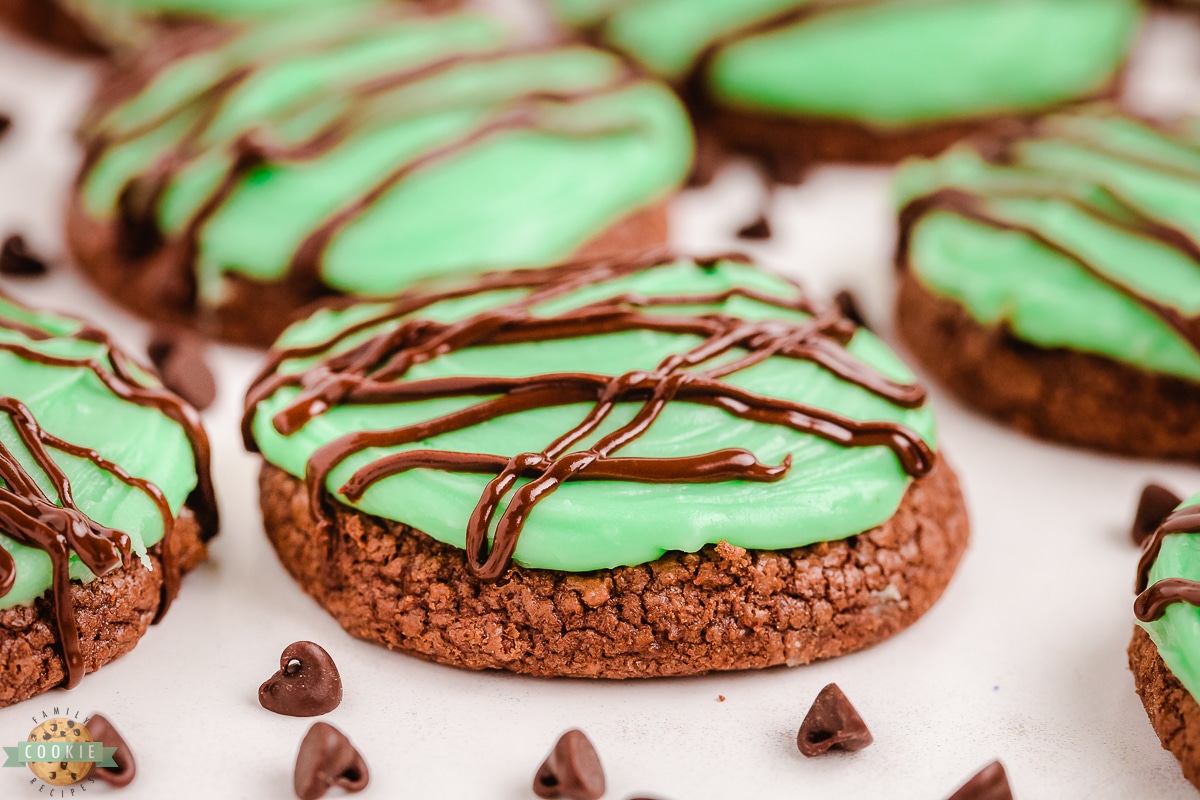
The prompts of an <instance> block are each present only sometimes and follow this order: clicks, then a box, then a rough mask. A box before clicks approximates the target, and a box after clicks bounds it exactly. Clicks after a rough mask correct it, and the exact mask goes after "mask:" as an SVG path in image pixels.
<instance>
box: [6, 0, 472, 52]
mask: <svg viewBox="0 0 1200 800" xmlns="http://www.w3.org/2000/svg"><path fill="white" fill-rule="evenodd" d="M385 2H408V3H410V4H412V5H421V6H426V7H441V6H449V5H457V2H455V0H338V4H339V5H342V6H349V5H358V6H362V7H368V6H371V5H374V4H379V3H385ZM322 4H323V0H0V23H2V24H7V25H8V26H9V27H11V28H14V29H15V30H17V31H19V32H21V33H23V34H25V35H27V36H31V37H33V38H34V39H37V40H38V41H40V42H42V43H44V44H49V45H53V46H55V47H58V48H60V49H63V50H66V51H68V52H73V53H78V54H84V55H97V54H103V53H107V52H110V51H122V50H127V51H132V50H135V49H137V48H140V47H145V46H147V45H149V44H150V43H151V42H152V41H153V39H154V37H155V36H156V35H158V34H161V33H162V32H163V30H171V29H175V28H180V27H188V26H195V25H221V26H242V25H254V24H262V23H263V22H264V21H266V20H270V19H271V18H272V17H273V16H276V15H279V14H289V13H297V12H307V11H309V10H312V9H313V8H314V7H320V6H321V5H322Z"/></svg>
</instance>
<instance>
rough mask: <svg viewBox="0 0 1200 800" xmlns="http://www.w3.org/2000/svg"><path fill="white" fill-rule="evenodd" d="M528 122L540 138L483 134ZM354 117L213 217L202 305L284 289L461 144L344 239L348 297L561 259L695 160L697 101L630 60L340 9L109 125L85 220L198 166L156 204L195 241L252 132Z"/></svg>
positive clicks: (496, 27) (195, 70) (204, 66)
mask: <svg viewBox="0 0 1200 800" xmlns="http://www.w3.org/2000/svg"><path fill="white" fill-rule="evenodd" d="M456 57H463V59H462V61H461V62H455V63H453V64H452V65H451V66H449V67H448V68H444V69H439V68H436V65H437V63H438V62H442V61H444V60H446V59H453V58H456ZM431 65H433V68H432V69H430V71H428V72H426V73H422V76H421V77H420V78H418V79H412V80H404V81H399V82H397V84H396V85H395V86H393V87H392V88H391V89H390V90H386V91H376V92H374V93H369V94H368V93H366V92H365V91H364V87H367V86H369V85H371V84H372V82H375V81H379V80H381V79H386V78H388V77H389V76H393V77H394V76H398V75H403V74H404V73H409V72H411V71H414V70H418V69H421V68H426V67H431ZM239 70H249V73H248V77H245V78H244V79H243V80H242V81H241V82H240V83H238V84H237V85H236V87H234V88H232V89H229V90H228V91H226V92H220V91H214V90H213V87H214V86H215V85H216V84H218V82H220V81H222V80H223V79H229V78H230V76H231V75H233V74H234V73H237V72H238V71H239ZM548 95H558V96H565V97H568V98H574V99H568V100H567V101H563V102H560V101H555V100H553V99H546V98H547V96H548ZM538 98H542V99H538ZM517 109H526V110H528V111H529V112H530V113H531V114H532V115H533V116H534V118H535V119H536V124H534V125H532V126H531V127H521V128H514V129H505V130H499V131H498V132H494V133H490V134H487V135H483V136H477V137H476V138H475V139H471V138H470V137H472V136H476V134H478V133H479V132H480V130H481V129H483V128H484V127H485V126H487V125H488V124H489V123H492V122H495V121H496V120H497V119H500V118H503V117H504V116H505V115H512V114H513V113H515V111H514V110H517ZM339 120H340V121H344V122H347V123H348V124H347V125H346V127H345V128H344V129H339V130H343V131H344V133H345V136H344V138H342V139H340V140H339V141H338V142H337V143H336V144H335V145H334V146H333V147H332V148H331V149H328V150H327V151H325V152H323V153H321V154H319V155H317V156H316V157H313V158H304V159H299V160H283V161H281V160H280V159H278V158H270V157H268V158H267V160H266V163H263V164H261V165H260V166H258V167H256V168H254V169H253V170H251V171H250V172H249V173H248V174H245V175H243V176H242V177H241V178H240V179H239V180H238V181H237V183H236V186H235V187H234V189H233V191H232V192H231V193H230V194H229V196H228V197H227V199H225V200H224V202H221V203H220V204H219V205H218V207H217V210H216V212H215V213H214V214H213V215H212V216H211V217H210V218H208V219H207V221H205V222H204V224H203V225H202V227H201V228H200V231H199V236H198V249H197V252H196V257H195V268H196V271H197V277H198V282H199V288H200V293H201V296H202V298H204V299H205V300H207V301H208V302H209V303H213V304H215V303H219V301H220V298H221V297H222V291H223V287H222V277H223V276H224V275H226V274H227V273H237V274H239V275H243V276H247V277H250V278H254V279H258V280H264V281H271V280H279V279H282V278H283V277H284V275H285V273H286V272H287V271H288V269H289V266H290V265H291V263H292V259H293V257H294V256H295V254H296V252H297V250H298V249H299V248H300V246H301V244H302V243H303V242H304V241H305V239H306V238H307V237H308V236H309V234H311V233H313V231H315V230H317V229H318V228H319V227H320V226H321V225H322V223H324V222H326V221H328V220H329V219H330V218H332V217H334V216H335V215H336V214H337V213H338V212H339V211H340V210H342V209H345V208H348V207H351V206H353V205H354V204H355V203H357V202H359V201H360V200H361V199H362V198H364V197H365V196H367V195H368V193H369V192H370V191H371V190H372V188H373V187H376V186H377V185H379V184H380V182H381V181H382V180H383V178H385V177H386V176H388V175H389V174H390V173H392V172H393V171H395V170H397V169H398V168H401V167H403V166H404V165H410V164H413V163H414V162H417V161H418V160H420V159H422V158H423V157H425V156H428V155H429V154H431V153H434V152H435V151H437V150H438V149H439V148H443V147H446V146H451V147H455V148H456V149H455V150H454V151H453V152H452V153H451V154H449V155H446V156H444V157H439V158H433V159H432V160H429V161H426V162H423V163H421V164H420V165H418V166H417V167H416V168H415V169H414V170H413V171H412V172H411V173H409V174H407V175H406V176H405V177H403V178H401V179H400V180H399V182H398V183H396V184H395V185H394V186H392V187H391V188H390V189H388V190H387V191H385V192H383V194H382V196H380V197H378V199H376V200H375V201H374V202H373V203H371V204H369V205H368V206H367V207H366V208H364V209H363V210H362V211H361V213H357V214H355V215H354V216H353V218H352V219H351V220H350V221H349V224H347V225H346V226H345V227H344V228H342V229H341V230H340V231H339V232H338V233H336V234H335V235H334V236H333V238H332V241H331V242H330V244H329V246H328V248H327V249H326V250H325V253H324V257H323V258H322V260H321V277H322V279H323V280H324V281H325V282H326V283H327V284H328V285H329V286H331V287H333V288H335V289H337V290H340V291H343V292H349V293H357V294H364V295H384V294H388V293H391V292H395V291H398V290H400V289H402V288H404V287H405V286H407V285H408V284H410V283H411V282H413V281H416V280H418V279H420V278H424V277H427V276H430V275H438V274H445V273H451V272H459V271H470V272H478V271H483V270H487V269H496V268H508V267H515V266H537V265H546V264H551V263H555V262H557V261H559V260H562V259H564V258H566V257H568V256H570V255H571V254H572V253H573V252H575V251H576V250H578V249H579V248H580V247H581V246H583V245H584V244H585V243H587V242H588V241H589V240H590V239H592V238H593V237H595V236H597V235H598V234H600V233H601V232H603V231H604V230H605V229H606V228H608V227H610V226H612V225H613V224H615V223H617V222H618V221H620V220H621V219H623V218H625V217H626V216H628V215H629V214H631V213H633V212H636V211H638V210H640V209H643V208H647V207H650V206H653V205H655V204H656V203H658V202H660V201H662V200H663V199H665V198H666V197H667V196H669V195H670V194H671V193H672V192H673V191H674V190H675V189H676V188H677V187H678V186H679V185H680V184H681V182H682V181H683V180H684V178H685V177H686V175H687V173H688V170H689V168H690V164H691V159H692V134H691V129H690V126H689V124H688V121H687V118H686V114H685V113H684V111H683V109H682V107H681V106H680V104H679V102H678V100H676V99H675V98H674V97H673V96H672V95H671V93H670V92H669V91H668V89H667V88H666V87H665V86H662V85H660V84H658V83H656V82H653V81H650V80H628V79H627V74H626V71H625V67H624V66H623V65H622V63H621V61H620V60H619V59H617V58H616V57H614V56H612V55H611V54H608V53H604V52H601V51H598V50H595V49H591V48H587V47H582V46H565V47H561V48H543V49H533V50H528V49H522V48H516V47H515V46H514V39H513V34H512V33H511V32H510V31H509V30H507V29H505V28H504V27H503V26H502V25H501V24H500V23H499V22H497V21H496V20H494V19H491V18H489V17H486V16H483V15H481V14H476V13H448V14H439V15H424V16H423V15H415V16H414V15H411V14H404V13H402V12H400V11H394V12H388V13H380V14H362V13H359V12H356V11H354V10H347V9H345V8H342V7H328V8H324V9H319V10H313V11H306V12H305V13H304V14H303V15H296V16H295V17H294V18H290V19H287V20H284V21H282V22H279V23H277V24H274V25H270V26H263V27H256V28H252V29H249V30H247V31H246V32H245V33H244V34H243V35H241V36H238V37H236V38H234V39H232V40H231V41H229V42H228V43H227V44H225V45H224V46H223V47H220V48H218V49H215V50H204V51H202V52H199V53H196V54H194V55H192V56H190V57H186V58H182V59H180V60H177V61H175V62H173V63H172V64H170V65H169V66H167V67H166V68H164V69H163V70H161V71H160V72H159V73H158V74H157V75H156V77H155V78H154V79H153V80H152V81H151V82H150V83H149V85H147V86H146V87H145V88H144V89H143V90H142V91H140V92H138V93H137V94H135V95H133V96H132V97H131V98H129V99H128V100H127V101H126V102H124V103H122V104H120V105H119V106H117V107H116V108H113V109H111V110H110V111H109V112H108V113H106V114H105V115H103V117H102V118H100V119H98V120H96V121H95V124H94V125H91V126H90V127H89V132H88V134H87V138H88V139H89V140H90V141H91V142H93V143H94V146H97V147H100V148H101V150H100V155H99V157H98V158H97V159H96V160H95V163H94V164H93V165H92V167H91V168H90V169H89V170H88V171H87V172H86V174H85V175H84V176H83V180H82V186H81V191H82V202H83V206H84V210H85V211H86V213H88V214H89V215H91V216H93V217H97V218H100V219H111V218H113V217H114V216H115V215H116V214H117V209H118V203H119V198H120V197H121V193H122V191H123V190H124V189H125V187H126V186H127V185H129V184H130V182H131V181H135V180H138V179H139V178H141V179H143V180H144V179H145V176H146V175H147V174H148V173H151V172H152V171H153V170H154V169H155V167H156V165H158V164H159V163H160V162H161V160H162V159H164V158H171V157H173V156H174V157H179V158H182V166H181V168H180V169H177V170H175V171H174V172H173V173H172V177H171V179H170V180H169V181H168V183H167V185H166V186H165V188H164V190H163V192H162V194H161V198H160V200H159V202H158V204H157V207H156V209H155V210H156V215H157V221H158V223H159V226H160V228H161V229H162V230H163V231H165V233H166V235H167V236H168V238H170V237H180V236H183V235H184V233H185V232H186V230H187V228H188V226H189V224H191V223H192V222H193V221H194V220H195V219H196V218H197V215H198V214H200V212H201V210H202V209H203V208H204V207H205V204H206V202H208V201H209V200H210V198H212V197H214V195H216V193H217V191H218V189H219V187H220V186H221V184H222V181H223V179H224V177H225V176H226V175H227V174H228V173H229V172H230V171H231V169H232V167H233V159H234V156H233V149H234V145H235V143H236V142H237V141H238V140H239V138H243V137H248V136H249V137H252V138H253V140H254V141H256V142H259V143H271V144H276V145H297V144H302V143H305V142H308V141H310V140H311V139H313V138H314V137H316V136H317V135H318V133H319V132H321V131H325V130H328V129H329V128H330V126H331V125H333V124H334V123H335V122H338V121H339ZM185 141H187V142H189V143H188V144H184V142H185ZM101 142H112V143H113V144H111V145H110V146H107V147H105V146H103V145H102V144H99V143H101ZM458 145H462V146H461V147H458Z"/></svg>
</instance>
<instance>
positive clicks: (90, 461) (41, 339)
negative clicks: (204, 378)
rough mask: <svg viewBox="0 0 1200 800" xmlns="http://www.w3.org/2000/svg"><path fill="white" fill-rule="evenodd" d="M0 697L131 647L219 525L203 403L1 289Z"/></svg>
mask: <svg viewBox="0 0 1200 800" xmlns="http://www.w3.org/2000/svg"><path fill="white" fill-rule="evenodd" d="M0 480H2V481H3V485H2V486H0V706H5V705H10V704H12V703H16V702H18V701H20V700H24V699H26V698H29V697H32V696H34V695H37V694H40V693H42V692H44V691H46V690H47V689H50V688H52V687H54V686H59V685H62V686H66V687H67V688H71V687H73V686H75V685H76V684H78V683H79V681H80V679H82V678H83V676H84V674H85V673H87V672H94V671H95V670H97V669H99V668H100V667H101V666H103V665H104V664H106V663H108V662H109V661H111V660H113V659H114V658H117V657H118V656H120V655H123V654H124V653H126V652H128V651H129V650H131V649H132V648H133V646H134V645H135V644H137V640H138V639H139V638H140V637H141V635H142V634H143V633H145V631H146V628H147V626H148V625H149V624H150V623H151V622H155V621H157V620H159V619H161V617H162V616H163V614H164V613H165V612H166V610H167V607H168V606H169V605H170V603H171V600H172V599H173V598H174V597H175V594H176V593H177V592H178V590H179V580H180V577H181V575H182V574H183V573H184V572H185V571H187V570H189V569H191V568H192V567H194V566H195V565H196V564H197V563H199V562H200V561H201V560H203V558H204V555H205V547H204V542H205V541H207V540H208V539H209V538H210V537H211V536H212V535H213V534H215V533H216V527H217V510H216V505H215V502H214V498H213V491H212V482H211V479H210V477H209V448H208V439H207V437H206V436H205V433H204V430H203V428H201V426H200V422H199V415H198V414H197V413H196V412H195V410H194V409H192V408H191V407H190V406H188V405H186V404H185V403H184V402H183V401H182V400H180V399H179V398H177V397H176V396H175V395H173V394H171V393H170V392H168V391H166V390H165V389H163V388H162V387H161V385H160V384H159V382H158V381H157V380H156V379H155V378H154V377H153V376H152V375H151V374H150V373H148V372H146V371H145V370H144V369H143V368H142V367H140V366H139V365H138V364H136V363H135V362H133V361H132V360H130V359H129V358H128V357H127V356H126V355H124V354H123V353H122V352H121V351H120V350H118V349H117V348H116V347H114V346H113V345H112V343H111V342H110V341H109V339H108V337H107V336H105V334H103V333H102V332H100V331H98V330H96V329H95V328H92V327H89V326H87V325H85V324H84V323H83V322H81V321H79V320H77V319H73V318H69V317H63V316H58V315H55V314H50V313H46V312H38V311H33V310H30V309H28V308H25V307H23V306H21V305H19V304H17V303H16V302H14V301H12V300H10V299H8V298H6V297H3V296H0Z"/></svg>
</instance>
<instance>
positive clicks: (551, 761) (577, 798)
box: [533, 730, 604, 800]
mask: <svg viewBox="0 0 1200 800" xmlns="http://www.w3.org/2000/svg"><path fill="white" fill-rule="evenodd" d="M533 793H534V794H536V795H537V796H538V797H565V798H568V800H599V798H600V797H602V796H603V795H604V767H602V766H601V765H600V756H598V755H596V748H594V747H592V743H591V742H590V741H588V738H587V736H585V735H584V733H583V731H580V730H570V731H567V732H566V733H564V734H563V735H562V736H561V737H560V738H559V740H558V743H557V744H555V745H554V749H553V750H551V751H550V755H549V756H547V757H546V760H545V761H543V762H542V766H540V767H538V771H537V774H536V775H534V776H533Z"/></svg>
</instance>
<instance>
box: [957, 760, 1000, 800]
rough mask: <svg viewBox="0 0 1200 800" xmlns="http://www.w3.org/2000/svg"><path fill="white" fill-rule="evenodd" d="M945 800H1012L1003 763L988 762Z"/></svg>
mask: <svg viewBox="0 0 1200 800" xmlns="http://www.w3.org/2000/svg"><path fill="white" fill-rule="evenodd" d="M946 800H1013V793H1012V787H1010V786H1009V784H1008V773H1007V772H1006V771H1005V770H1004V765H1003V764H1001V763H1000V762H999V761H993V762H992V763H990V764H988V765H987V766H986V767H984V768H983V769H981V770H979V772H977V773H975V774H974V775H973V776H971V779H970V780H968V781H967V782H966V783H964V784H963V785H962V786H960V787H959V789H958V791H956V792H955V793H954V794H952V795H950V796H949V797H948V798H946Z"/></svg>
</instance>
